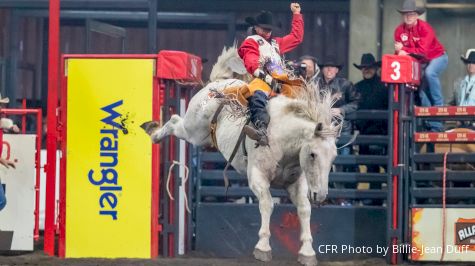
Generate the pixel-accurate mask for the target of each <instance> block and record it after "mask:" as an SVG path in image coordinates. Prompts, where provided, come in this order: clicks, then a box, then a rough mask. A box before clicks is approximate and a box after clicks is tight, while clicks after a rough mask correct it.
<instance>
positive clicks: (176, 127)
mask: <svg viewBox="0 0 475 266" xmlns="http://www.w3.org/2000/svg"><path fill="white" fill-rule="evenodd" d="M141 127H142V128H143V129H144V130H145V131H146V132H147V134H149V135H150V138H151V139H152V142H153V143H159V142H160V141H162V139H163V138H165V137H167V136H169V135H173V136H175V137H177V138H179V139H184V140H187V141H188V134H186V131H185V128H184V126H183V118H181V117H180V116H179V115H172V117H171V118H170V120H168V122H166V123H165V125H163V127H161V128H160V126H159V124H158V122H156V121H151V122H146V123H143V124H142V126H141Z"/></svg>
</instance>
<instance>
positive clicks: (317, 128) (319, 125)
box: [315, 123, 323, 136]
mask: <svg viewBox="0 0 475 266" xmlns="http://www.w3.org/2000/svg"><path fill="white" fill-rule="evenodd" d="M322 129H323V125H322V123H318V124H317V126H316V127H315V136H319V135H320V132H322Z"/></svg>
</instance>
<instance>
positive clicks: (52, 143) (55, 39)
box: [44, 0, 60, 256]
mask: <svg viewBox="0 0 475 266" xmlns="http://www.w3.org/2000/svg"><path fill="white" fill-rule="evenodd" d="M59 11H60V0H50V1H49V35H48V112H47V115H48V121H47V123H48V128H47V135H46V144H47V147H46V148H47V163H46V166H45V170H46V210H45V233H44V251H45V253H46V254H48V255H50V256H53V255H54V250H55V224H54V222H55V206H56V204H55V192H56V191H55V190H56V151H57V134H56V109H57V107H58V87H59V21H60V19H59Z"/></svg>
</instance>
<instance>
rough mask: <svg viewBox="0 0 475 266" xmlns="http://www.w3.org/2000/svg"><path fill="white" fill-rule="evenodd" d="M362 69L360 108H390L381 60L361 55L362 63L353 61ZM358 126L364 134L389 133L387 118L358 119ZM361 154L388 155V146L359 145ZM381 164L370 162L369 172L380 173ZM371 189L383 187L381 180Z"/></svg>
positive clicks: (354, 64) (357, 85)
mask: <svg viewBox="0 0 475 266" xmlns="http://www.w3.org/2000/svg"><path fill="white" fill-rule="evenodd" d="M353 66H355V67H356V68H357V69H359V70H360V71H361V74H362V76H363V79H362V80H361V81H359V82H358V83H356V84H355V88H356V92H357V94H358V95H359V96H360V101H359V102H358V110H388V97H389V95H388V94H389V90H388V88H386V87H385V86H384V84H383V83H382V82H381V78H380V77H379V76H378V69H379V68H380V67H381V61H376V59H375V58H374V55H373V54H371V53H367V54H363V55H362V56H361V62H360V64H359V65H358V64H356V63H353ZM355 125H356V128H357V129H358V130H359V132H360V134H362V135H387V134H388V122H387V121H386V120H374V119H372V120H357V121H356V122H355ZM358 154H360V155H386V154H387V152H386V147H385V146H381V145H373V144H370V145H364V144H361V145H359V153H358ZM379 167H380V166H379V165H374V164H368V165H366V169H367V172H368V173H379ZM383 167H384V166H383ZM369 186H370V188H371V189H381V183H380V182H370V183H369ZM363 203H365V204H374V205H381V204H382V200H364V201H363Z"/></svg>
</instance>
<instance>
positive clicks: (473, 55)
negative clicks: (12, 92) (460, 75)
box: [460, 48, 475, 64]
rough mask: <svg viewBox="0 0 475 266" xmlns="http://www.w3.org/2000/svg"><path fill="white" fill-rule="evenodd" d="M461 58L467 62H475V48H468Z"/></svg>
mask: <svg viewBox="0 0 475 266" xmlns="http://www.w3.org/2000/svg"><path fill="white" fill-rule="evenodd" d="M460 59H462V61H463V62H464V63H465V64H475V49H474V48H472V49H468V50H467V52H466V53H465V57H464V56H463V55H461V56H460Z"/></svg>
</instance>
